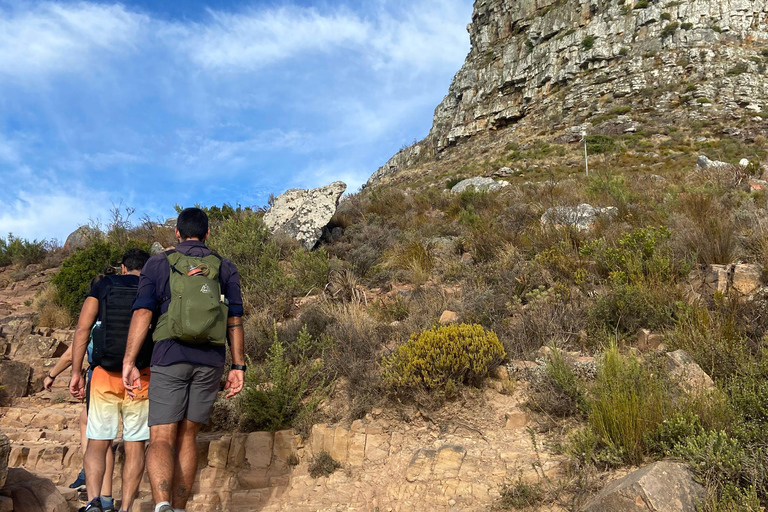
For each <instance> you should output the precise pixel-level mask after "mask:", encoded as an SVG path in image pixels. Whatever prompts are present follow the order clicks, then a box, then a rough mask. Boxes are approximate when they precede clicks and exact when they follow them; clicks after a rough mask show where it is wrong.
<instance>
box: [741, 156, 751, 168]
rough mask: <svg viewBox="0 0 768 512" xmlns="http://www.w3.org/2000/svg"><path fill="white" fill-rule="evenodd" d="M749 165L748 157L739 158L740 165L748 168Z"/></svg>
mask: <svg viewBox="0 0 768 512" xmlns="http://www.w3.org/2000/svg"><path fill="white" fill-rule="evenodd" d="M748 165H749V160H747V159H746V158H742V159H741V160H739V166H740V167H744V168H746V167H747V166H748Z"/></svg>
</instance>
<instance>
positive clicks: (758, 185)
mask: <svg viewBox="0 0 768 512" xmlns="http://www.w3.org/2000/svg"><path fill="white" fill-rule="evenodd" d="M749 189H750V190H768V181H765V180H758V179H757V178H751V179H750V180H749Z"/></svg>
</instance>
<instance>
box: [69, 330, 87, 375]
mask: <svg viewBox="0 0 768 512" xmlns="http://www.w3.org/2000/svg"><path fill="white" fill-rule="evenodd" d="M90 334H91V330H90V329H86V328H84V327H81V326H79V325H78V326H77V327H76V328H75V336H74V339H73V341H72V373H73V374H75V373H80V372H82V371H83V358H84V357H85V347H86V346H87V345H88V338H89V337H90Z"/></svg>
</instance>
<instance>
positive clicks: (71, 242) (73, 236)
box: [64, 226, 102, 251]
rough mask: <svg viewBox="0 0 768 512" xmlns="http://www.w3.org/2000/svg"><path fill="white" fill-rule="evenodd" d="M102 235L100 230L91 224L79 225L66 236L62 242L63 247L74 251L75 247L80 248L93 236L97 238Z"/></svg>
mask: <svg viewBox="0 0 768 512" xmlns="http://www.w3.org/2000/svg"><path fill="white" fill-rule="evenodd" d="M101 235H102V233H101V231H99V230H98V229H96V228H92V227H91V226H80V227H79V228H77V229H76V230H74V231H73V232H72V233H70V234H69V236H68V237H67V241H66V242H64V249H65V250H67V251H74V250H75V249H82V248H83V247H85V246H86V245H88V243H89V242H90V241H91V240H93V239H94V238H98V237H100V236H101Z"/></svg>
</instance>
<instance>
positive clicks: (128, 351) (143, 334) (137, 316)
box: [123, 309, 152, 364]
mask: <svg viewBox="0 0 768 512" xmlns="http://www.w3.org/2000/svg"><path fill="white" fill-rule="evenodd" d="M151 323H152V311H150V310H149V309H137V310H136V311H134V312H133V317H131V327H130V329H128V341H127V342H126V346H125V357H124V358H123V364H126V363H128V364H136V358H137V357H138V355H139V350H141V346H142V345H143V344H144V340H145V339H146V338H147V333H148V332H149V326H150V324H151Z"/></svg>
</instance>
